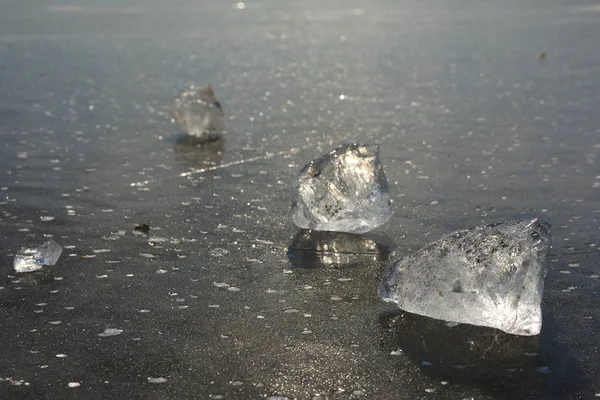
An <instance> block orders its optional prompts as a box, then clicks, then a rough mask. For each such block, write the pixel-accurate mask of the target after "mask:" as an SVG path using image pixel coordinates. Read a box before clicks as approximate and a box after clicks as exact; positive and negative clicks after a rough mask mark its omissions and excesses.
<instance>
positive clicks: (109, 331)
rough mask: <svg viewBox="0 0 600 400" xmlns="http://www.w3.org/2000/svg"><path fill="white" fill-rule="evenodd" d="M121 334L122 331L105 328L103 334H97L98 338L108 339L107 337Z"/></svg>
mask: <svg viewBox="0 0 600 400" xmlns="http://www.w3.org/2000/svg"><path fill="white" fill-rule="evenodd" d="M121 333H123V329H115V328H106V329H105V330H104V332H102V333H99V334H98V336H100V337H109V336H117V335H120V334H121Z"/></svg>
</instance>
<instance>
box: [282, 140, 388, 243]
mask: <svg viewBox="0 0 600 400" xmlns="http://www.w3.org/2000/svg"><path fill="white" fill-rule="evenodd" d="M293 189H294V199H293V203H292V219H293V221H294V223H295V224H296V225H297V226H298V227H300V228H304V229H315V230H320V231H338V232H348V233H364V232H368V231H370V230H371V229H374V228H377V227H378V226H380V225H383V224H384V223H386V222H387V221H388V220H389V219H390V217H391V216H392V206H391V203H392V198H391V196H390V192H389V191H388V186H387V181H386V179H385V173H384V172H383V167H382V166H381V162H380V161H379V146H377V145H366V144H356V143H352V144H347V145H344V146H342V147H340V148H337V149H335V150H333V151H331V152H330V153H328V154H325V155H324V156H322V157H319V158H317V159H316V160H314V161H311V162H310V163H309V164H307V165H306V166H305V167H304V168H302V170H301V171H300V175H299V176H298V178H297V180H296V182H295V183H294V187H293Z"/></svg>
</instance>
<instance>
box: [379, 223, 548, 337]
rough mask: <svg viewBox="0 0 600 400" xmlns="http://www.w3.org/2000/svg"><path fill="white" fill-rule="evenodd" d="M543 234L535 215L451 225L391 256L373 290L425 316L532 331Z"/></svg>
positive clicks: (540, 285)
mask: <svg viewBox="0 0 600 400" xmlns="http://www.w3.org/2000/svg"><path fill="white" fill-rule="evenodd" d="M550 241H551V236H550V226H549V225H548V224H547V223H545V222H543V221H541V220H538V219H530V220H526V221H519V222H502V223H499V224H492V225H486V226H479V227H474V228H471V229H466V230H460V231H456V232H453V233H450V234H449V235H446V236H444V237H442V238H441V239H440V240H438V241H437V242H434V243H431V244H430V245H428V246H427V247H425V248H423V249H421V250H419V251H418V252H416V253H415V254H412V255H409V256H407V257H405V258H404V259H402V260H399V261H396V262H395V263H393V264H392V265H391V267H390V269H389V270H388V272H387V276H386V278H385V279H384V281H383V282H382V284H381V286H380V288H379V297H380V298H381V299H382V300H383V301H388V302H394V303H396V304H397V305H398V307H400V308H401V309H402V310H405V311H408V312H411V313H415V314H420V315H424V316H427V317H431V318H437V319H441V320H445V321H450V322H458V323H467V324H471V325H480V326H488V327H492V328H497V329H501V330H503V331H505V332H507V333H510V334H515V335H525V336H529V335H537V334H539V333H540V330H541V326H542V309H541V301H542V295H543V292H544V277H545V275H546V268H545V258H546V253H547V252H548V249H549V247H550Z"/></svg>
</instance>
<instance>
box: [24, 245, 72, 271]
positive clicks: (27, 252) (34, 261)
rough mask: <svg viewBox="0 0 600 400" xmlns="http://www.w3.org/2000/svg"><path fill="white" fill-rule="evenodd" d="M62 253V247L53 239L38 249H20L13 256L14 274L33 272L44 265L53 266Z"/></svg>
mask: <svg viewBox="0 0 600 400" xmlns="http://www.w3.org/2000/svg"><path fill="white" fill-rule="evenodd" d="M61 253H62V247H61V246H60V245H59V244H58V243H56V242H55V241H54V240H53V239H50V240H49V241H47V242H46V243H44V244H42V245H41V246H39V247H21V249H20V250H19V251H18V252H17V254H16V255H15V262H14V267H15V271H16V272H19V273H21V272H33V271H37V270H38V269H41V268H42V267H43V266H44V265H54V264H56V261H58V258H59V257H60V255H61Z"/></svg>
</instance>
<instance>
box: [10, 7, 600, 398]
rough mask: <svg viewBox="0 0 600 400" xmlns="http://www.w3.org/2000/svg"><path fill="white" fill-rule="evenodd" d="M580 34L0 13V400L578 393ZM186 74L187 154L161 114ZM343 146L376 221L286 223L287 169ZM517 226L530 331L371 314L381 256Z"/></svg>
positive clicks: (278, 18) (585, 117)
mask: <svg viewBox="0 0 600 400" xmlns="http://www.w3.org/2000/svg"><path fill="white" fill-rule="evenodd" d="M599 37H600V6H599V5H598V4H597V3H594V2H592V1H587V0H576V1H575V2H561V1H558V0H549V1H542V0H530V1H513V0H509V1H508V2H486V1H474V0H446V1H441V0H428V1H424V2H417V1H413V2H410V1H405V0H401V1H391V0H388V1H386V0H376V1H371V2H364V1H362V2H359V1H353V0H351V1H341V0H334V1H331V2H321V1H308V2H295V3H291V2H280V1H275V0H256V1H249V2H247V3H230V2H227V1H210V2H209V1H203V2H193V1H176V2H162V1H157V0H150V1H141V0H128V1H98V0H90V1H85V2H84V1H80V2H66V1H62V0H59V2H56V3H51V2H46V1H41V0H28V1H20V0H4V1H2V2H1V3H0V171H2V172H1V173H0V195H1V196H0V232H1V235H2V236H1V241H0V321H1V325H2V330H1V331H2V333H1V341H2V359H1V360H0V397H2V398H27V399H30V398H45V399H48V398H52V399H64V398H82V399H95V398H143V399H187V398H190V399H191V398H199V399H207V398H212V399H219V398H223V399H249V398H264V397H266V396H273V395H282V396H287V397H288V398H290V399H293V398H297V399H313V398H316V399H326V398H335V399H337V398H339V399H351V398H371V399H417V398H427V399H463V398H469V399H470V398H473V399H477V400H480V399H504V398H511V399H525V398H527V399H529V398H531V399H538V398H539V399H576V398H586V399H589V398H594V397H595V396H596V397H598V396H600V378H599V377H600V362H598V360H599V359H600V354H599V347H598V341H599V335H598V331H599V330H600V312H599V311H598V310H599V309H598V295H599V287H600V278H599V274H600V267H599V266H600V251H599V247H600V230H599V226H600V222H599V218H600V167H599V164H600V159H599V154H600V113H599V112H598V109H599V105H600V95H599V93H600V59H599V57H600V56H599V53H598V38H599ZM208 82H210V83H211V84H212V86H213V88H214V91H215V93H216V96H217V97H218V99H219V100H220V101H221V104H222V105H223V110H224V113H225V119H226V120H225V122H226V124H227V134H226V137H225V139H224V140H222V141H217V142H213V143H211V144H210V145H207V146H203V147H196V146H194V145H190V144H189V143H188V142H186V141H185V140H181V134H180V132H179V131H178V128H177V126H176V125H175V124H174V123H173V122H172V121H171V118H172V114H171V103H172V100H173V97H174V96H175V95H176V94H178V93H180V92H181V91H182V90H184V89H186V88H187V87H189V85H190V84H196V85H204V84H205V83H208ZM353 141H356V142H362V143H375V144H380V147H381V149H380V158H381V162H382V164H383V167H384V169H385V173H386V175H387V179H388V183H389V189H390V192H391V194H392V197H393V198H394V204H393V208H394V215H393V217H392V218H391V220H390V221H389V222H388V223H387V224H385V225H383V226H381V227H380V228H378V229H376V230H374V231H372V232H369V233H367V234H366V235H364V236H358V237H357V236H352V235H347V234H337V235H336V234H314V233H310V232H298V230H297V229H296V228H295V227H294V225H293V223H292V220H291V217H290V204H291V184H292V182H293V181H294V179H295V177H296V176H297V173H298V170H299V169H300V168H301V167H302V166H304V165H305V164H306V163H307V162H309V161H310V160H313V159H315V158H316V157H318V156H320V155H322V154H324V153H326V152H327V151H329V150H332V149H334V148H336V147H339V146H340V145H342V144H344V143H347V142H353ZM532 217H540V218H543V219H544V220H546V221H548V222H549V223H551V224H552V226H553V238H554V241H553V242H554V245H553V248H552V249H551V250H550V252H549V256H548V264H547V265H548V275H547V277H546V290H545V294H544V298H543V302H542V310H543V326H542V331H541V334H540V335H539V336H534V337H516V336H511V335H508V334H505V333H502V332H500V331H497V330H493V329H487V328H479V327H472V326H465V325H460V326H455V327H450V326H448V325H447V324H445V323H444V322H441V321H436V320H432V319H428V318H425V317H420V316H416V315H412V314H408V313H402V312H400V311H399V310H398V309H397V307H395V306H394V305H392V304H385V303H383V302H381V301H379V299H378V298H377V287H378V285H379V283H380V281H381V278H382V276H383V274H384V272H385V270H386V269H387V264H388V263H387V260H388V259H389V258H390V252H392V251H394V252H395V255H393V257H403V256H405V255H408V254H410V253H411V252H414V251H416V250H418V249H419V248H421V247H423V246H425V245H426V244H427V243H430V242H432V241H434V240H437V239H438V238H440V237H441V236H442V235H444V234H446V233H449V232H451V231H454V230H457V229H462V228H466V227H469V226H473V225H479V224H486V223H492V222H497V221H503V220H510V219H525V218H532ZM142 224H147V225H148V226H149V228H150V229H149V234H148V235H145V234H143V232H140V231H139V230H138V231H134V229H135V227H136V226H141V225H142ZM141 230H142V231H143V229H141ZM50 236H51V237H52V238H54V240H56V241H57V242H58V243H60V245H61V246H63V248H64V249H63V253H62V256H61V258H60V259H59V260H58V262H57V264H56V265H55V266H53V267H49V268H44V271H42V272H35V273H31V274H25V275H19V276H17V275H16V274H15V273H14V270H13V265H12V263H13V258H14V254H15V253H16V252H17V251H18V250H19V249H20V248H21V247H22V246H30V245H32V244H35V243H40V242H43V241H46V240H48V238H49V237H50ZM323 244H325V245H327V246H329V247H330V248H334V249H336V251H337V252H338V253H337V254H336V253H323V252H317V251H315V249H319V248H322V247H323V246H322V245H323Z"/></svg>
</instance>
